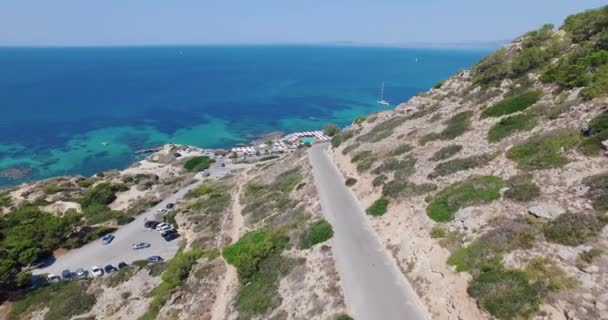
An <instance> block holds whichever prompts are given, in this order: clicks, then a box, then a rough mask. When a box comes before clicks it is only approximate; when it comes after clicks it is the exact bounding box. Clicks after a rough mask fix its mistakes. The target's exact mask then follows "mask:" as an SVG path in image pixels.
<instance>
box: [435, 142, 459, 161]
mask: <svg viewBox="0 0 608 320" xmlns="http://www.w3.org/2000/svg"><path fill="white" fill-rule="evenodd" d="M461 150H462V146H461V145H459V144H454V145H451V146H447V147H443V148H441V149H439V150H437V152H435V153H434V154H433V156H431V157H430V158H429V160H431V161H441V160H446V159H448V158H451V157H453V156H454V155H456V154H457V153H458V152H460V151H461Z"/></svg>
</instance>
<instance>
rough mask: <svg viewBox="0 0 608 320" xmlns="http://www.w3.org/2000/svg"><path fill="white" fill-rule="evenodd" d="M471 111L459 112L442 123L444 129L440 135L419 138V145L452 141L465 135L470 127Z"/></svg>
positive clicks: (431, 134) (434, 134)
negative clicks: (434, 141) (438, 141)
mask: <svg viewBox="0 0 608 320" xmlns="http://www.w3.org/2000/svg"><path fill="white" fill-rule="evenodd" d="M472 116H473V112H472V111H463V112H460V113H458V114H456V115H454V116H453V117H451V118H450V119H448V120H447V121H445V122H444V124H445V125H446V128H445V129H443V131H441V132H440V133H435V132H434V133H430V134H428V135H425V136H423V137H421V138H420V144H422V145H424V144H425V143H427V142H429V141H433V140H452V139H455V138H456V137H458V136H460V135H462V134H463V133H465V132H466V131H467V130H469V128H470V127H471V117H472Z"/></svg>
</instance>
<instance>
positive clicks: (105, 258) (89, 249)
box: [32, 158, 241, 275]
mask: <svg viewBox="0 0 608 320" xmlns="http://www.w3.org/2000/svg"><path fill="white" fill-rule="evenodd" d="M222 163H224V159H223V158H218V159H216V163H214V164H213V165H212V166H211V167H210V168H209V173H210V176H209V177H208V178H207V179H219V178H221V177H223V176H224V175H226V174H228V173H229V172H230V171H231V170H233V169H237V168H240V167H241V166H239V165H233V164H231V163H226V166H225V167H222V166H221V164H222ZM201 183H203V180H201V181H197V182H195V183H193V184H191V185H189V186H187V187H185V188H183V189H180V190H179V191H177V192H176V193H173V194H171V195H170V196H169V197H167V198H166V199H164V200H163V201H162V202H160V203H158V204H157V205H155V206H154V207H152V208H150V209H148V210H146V211H145V212H144V213H142V214H140V215H139V216H137V217H136V218H135V220H134V221H132V222H131V223H129V224H126V225H124V226H122V227H120V228H119V229H118V230H116V232H114V236H115V239H114V241H112V242H111V243H110V244H108V245H103V244H102V243H101V239H98V240H95V241H93V242H91V243H89V244H86V245H84V246H82V247H80V248H77V249H74V250H70V251H68V252H67V253H66V254H64V255H61V256H58V257H56V258H55V261H54V262H53V263H52V264H50V265H48V266H44V267H42V268H38V269H34V270H32V272H33V274H42V273H52V274H55V275H61V272H62V271H63V270H66V269H69V270H70V271H72V272H74V271H75V270H76V269H78V268H83V269H84V270H88V271H89V272H90V268H91V267H92V266H99V267H102V268H103V267H104V266H105V265H107V264H112V265H113V266H117V265H118V263H119V262H126V263H129V264H130V263H132V262H133V261H137V260H142V259H146V258H147V257H150V256H161V257H162V258H163V259H165V260H168V259H170V258H172V257H173V256H174V255H175V253H176V252H177V250H178V248H179V239H180V238H177V239H175V240H173V241H171V242H167V241H165V240H164V239H163V238H162V237H161V235H160V233H159V232H158V231H156V230H151V229H148V228H145V227H144V223H145V221H146V220H157V221H158V220H162V217H160V216H158V210H159V209H163V208H165V207H166V205H167V204H168V203H176V202H177V201H178V200H180V199H182V198H183V197H184V196H185V195H186V194H187V193H188V192H189V191H190V190H192V189H194V188H196V187H198V186H199V185H200V184H201ZM140 241H143V242H147V243H149V244H150V247H149V248H145V249H140V250H133V249H131V245H133V244H134V243H136V242H140Z"/></svg>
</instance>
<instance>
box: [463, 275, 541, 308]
mask: <svg viewBox="0 0 608 320" xmlns="http://www.w3.org/2000/svg"><path fill="white" fill-rule="evenodd" d="M468 292H469V294H470V295H471V296H472V297H473V298H475V299H477V303H478V304H479V305H480V306H481V307H482V308H483V309H485V310H487V311H488V312H489V313H490V314H492V315H493V316H495V317H496V318H499V319H515V318H519V317H523V318H528V317H530V316H531V315H532V314H533V313H534V312H536V311H537V310H538V307H539V305H540V304H541V301H542V295H543V293H542V290H541V289H540V288H539V286H537V285H531V284H530V281H529V279H528V276H527V275H526V273H525V272H522V271H516V270H504V269H491V270H489V271H487V272H482V273H481V274H479V276H477V277H475V278H474V279H473V281H472V282H471V284H470V285H469V288H468Z"/></svg>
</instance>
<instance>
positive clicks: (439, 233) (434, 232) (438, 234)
mask: <svg viewBox="0 0 608 320" xmlns="http://www.w3.org/2000/svg"><path fill="white" fill-rule="evenodd" d="M447 233H448V232H447V231H446V230H445V229H444V228H443V227H439V226H434V227H433V228H432V229H431V232H430V235H431V238H433V239H440V238H445V236H446V235H447Z"/></svg>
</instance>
